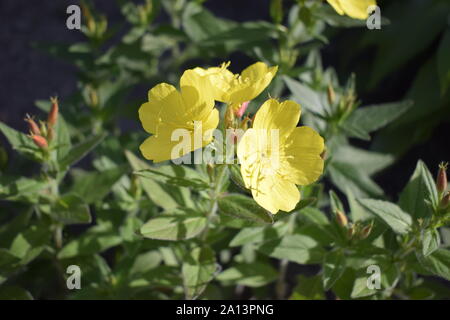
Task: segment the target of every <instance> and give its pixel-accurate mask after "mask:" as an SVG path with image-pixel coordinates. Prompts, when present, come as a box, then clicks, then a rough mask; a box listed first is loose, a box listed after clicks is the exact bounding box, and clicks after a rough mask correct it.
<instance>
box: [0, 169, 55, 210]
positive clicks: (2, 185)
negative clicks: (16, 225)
mask: <svg viewBox="0 0 450 320" xmlns="http://www.w3.org/2000/svg"><path fill="white" fill-rule="evenodd" d="M47 186H48V183H47V182H46V181H40V180H35V179H29V178H23V177H21V178H17V177H9V176H5V175H2V176H0V198H1V199H5V200H11V201H24V202H29V203H37V202H38V200H39V196H40V193H41V191H43V189H45V188H46V187H47Z"/></svg>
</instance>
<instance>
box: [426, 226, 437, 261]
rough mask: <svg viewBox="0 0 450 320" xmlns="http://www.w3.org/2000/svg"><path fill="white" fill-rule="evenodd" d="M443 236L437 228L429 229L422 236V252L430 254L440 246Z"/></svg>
mask: <svg viewBox="0 0 450 320" xmlns="http://www.w3.org/2000/svg"><path fill="white" fill-rule="evenodd" d="M440 243H441V237H440V236H439V231H438V230H437V229H427V230H425V231H424V233H423V237H422V254H423V255H424V257H427V256H429V255H430V254H432V253H433V252H434V251H436V250H437V249H438V248H439V245H440Z"/></svg>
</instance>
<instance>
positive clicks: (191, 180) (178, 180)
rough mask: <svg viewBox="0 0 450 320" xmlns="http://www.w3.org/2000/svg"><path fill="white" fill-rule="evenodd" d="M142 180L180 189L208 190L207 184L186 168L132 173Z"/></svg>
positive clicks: (176, 167) (194, 172) (152, 169)
mask: <svg viewBox="0 0 450 320" xmlns="http://www.w3.org/2000/svg"><path fill="white" fill-rule="evenodd" d="M134 173H135V174H136V175H138V176H140V177H143V178H150V179H154V180H158V181H161V182H163V183H167V184H171V185H176V186H180V187H191V188H194V189H198V190H205V189H209V188H210V186H209V183H208V182H207V181H205V180H204V179H202V177H201V176H200V174H199V173H198V172H197V171H195V170H192V169H190V168H188V167H186V166H162V167H158V168H148V169H144V170H139V171H135V172H134Z"/></svg>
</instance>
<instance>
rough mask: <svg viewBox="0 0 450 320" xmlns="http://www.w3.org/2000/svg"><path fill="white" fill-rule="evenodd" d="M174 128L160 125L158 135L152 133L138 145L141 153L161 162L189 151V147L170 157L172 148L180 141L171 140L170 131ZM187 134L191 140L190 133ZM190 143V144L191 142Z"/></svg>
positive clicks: (147, 157)
mask: <svg viewBox="0 0 450 320" xmlns="http://www.w3.org/2000/svg"><path fill="white" fill-rule="evenodd" d="M176 129H177V128H173V127H169V126H161V127H160V129H159V133H158V135H153V136H151V137H150V138H147V139H146V140H145V141H144V142H143V143H142V144H141V145H140V147H139V149H140V150H141V153H142V155H143V156H144V157H145V158H146V159H148V160H153V161H154V162H161V161H165V160H170V159H172V158H173V159H176V158H179V157H181V156H183V155H184V154H187V153H189V152H190V151H191V150H190V148H189V150H188V151H187V152H184V153H182V154H178V155H177V156H175V157H172V150H173V149H174V147H175V146H176V145H178V144H179V143H180V141H172V133H173V131H174V130H176ZM187 132H189V131H187ZM188 136H189V139H190V140H191V141H192V135H191V134H190V133H189V134H188ZM190 145H192V143H191V144H190Z"/></svg>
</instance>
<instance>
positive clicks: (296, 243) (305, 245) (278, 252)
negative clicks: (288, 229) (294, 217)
mask: <svg viewBox="0 0 450 320" xmlns="http://www.w3.org/2000/svg"><path fill="white" fill-rule="evenodd" d="M258 250H259V251H260V252H262V253H264V254H266V255H268V256H270V257H273V258H278V259H286V260H289V261H292V262H296V263H299V264H308V263H318V262H319V261H322V259H323V254H324V251H323V249H322V248H320V247H319V246H318V243H317V241H315V240H314V239H313V238H311V237H308V236H304V235H301V234H293V235H286V236H284V237H282V238H281V239H275V240H271V241H268V242H264V243H262V244H261V245H260V246H259V248H258Z"/></svg>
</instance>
